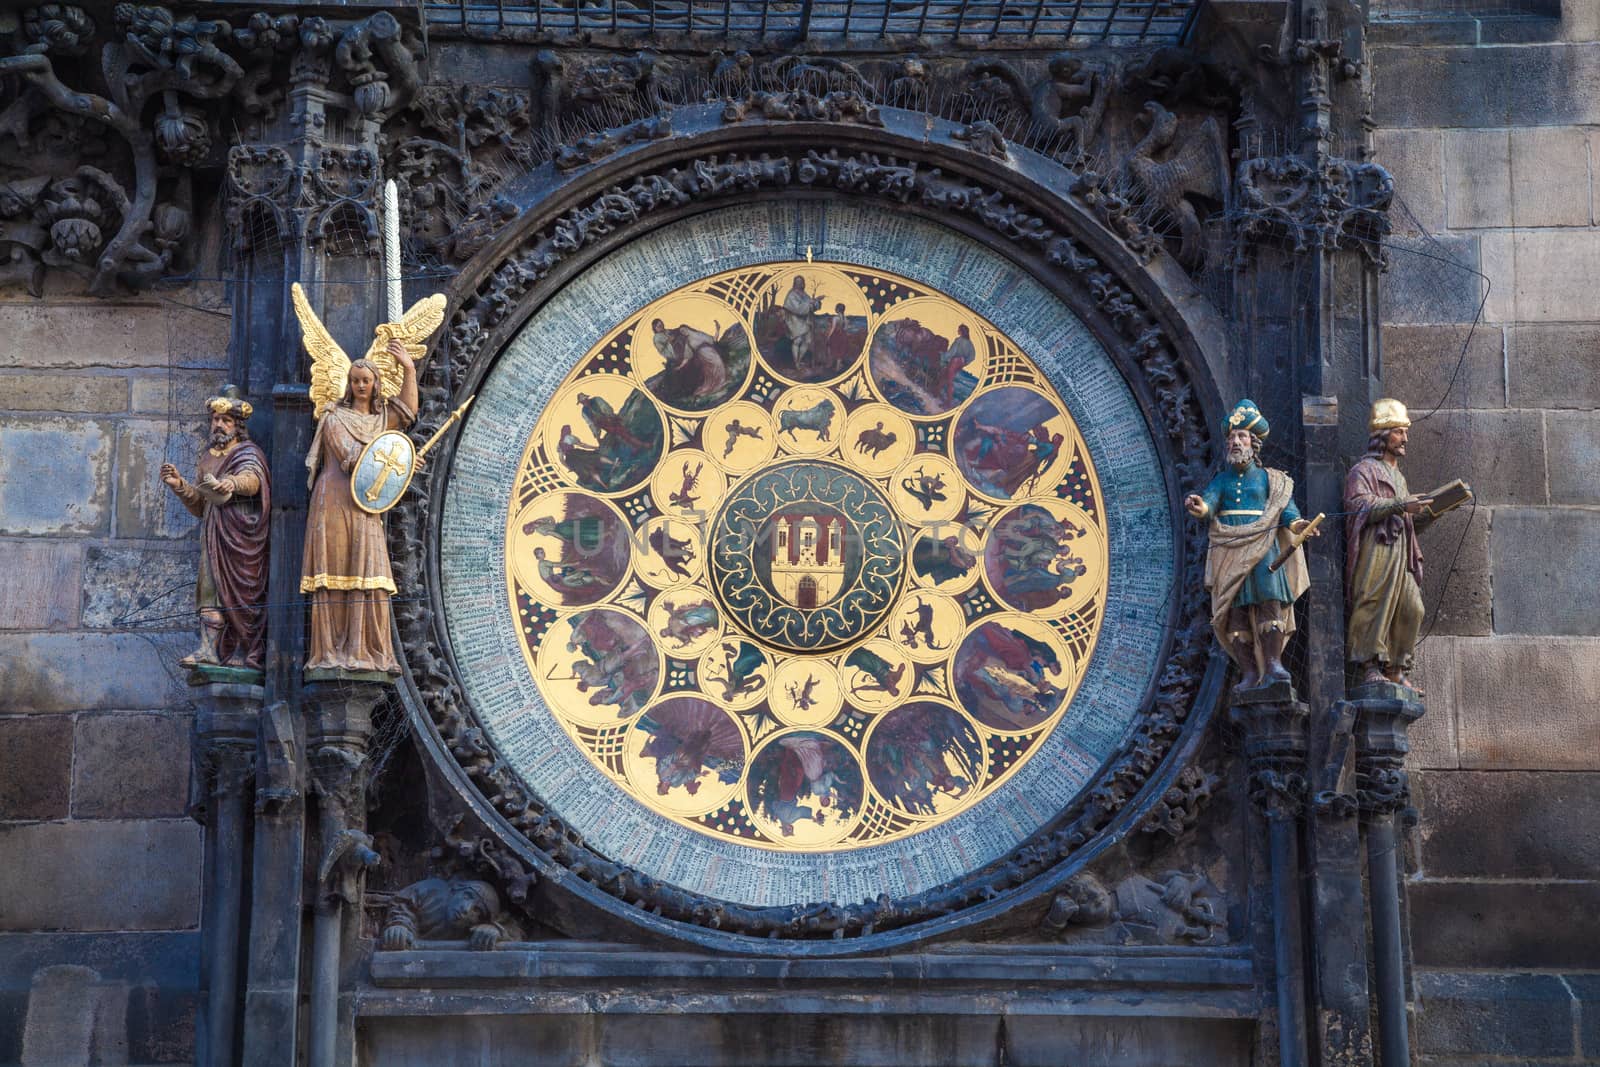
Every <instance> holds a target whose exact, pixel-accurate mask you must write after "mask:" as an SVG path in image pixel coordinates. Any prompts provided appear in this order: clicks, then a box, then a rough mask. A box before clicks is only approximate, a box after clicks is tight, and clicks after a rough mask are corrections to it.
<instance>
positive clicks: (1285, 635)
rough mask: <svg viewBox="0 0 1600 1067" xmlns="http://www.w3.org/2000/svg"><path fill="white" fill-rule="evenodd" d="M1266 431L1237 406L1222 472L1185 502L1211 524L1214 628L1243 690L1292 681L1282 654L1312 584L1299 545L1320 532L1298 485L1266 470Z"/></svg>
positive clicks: (1256, 416) (1260, 419) (1228, 425)
mask: <svg viewBox="0 0 1600 1067" xmlns="http://www.w3.org/2000/svg"><path fill="white" fill-rule="evenodd" d="M1269 429H1270V427H1269V425H1268V423H1267V419H1266V416H1265V415H1263V414H1261V409H1260V408H1258V407H1256V405H1255V402H1254V401H1251V400H1241V401H1239V403H1238V404H1236V405H1235V406H1234V409H1233V411H1232V412H1231V413H1230V414H1229V415H1228V418H1227V421H1226V422H1225V423H1224V424H1223V427H1222V430H1223V433H1224V434H1225V436H1226V446H1227V453H1226V462H1225V463H1224V465H1223V468H1222V470H1220V471H1218V472H1217V474H1216V476H1215V477H1214V478H1212V479H1211V481H1210V483H1209V484H1208V485H1207V486H1206V487H1205V488H1204V489H1202V490H1201V491H1200V492H1198V493H1191V494H1189V495H1188V496H1187V497H1185V498H1184V501H1183V506H1184V508H1185V510H1187V511H1188V512H1189V514H1191V515H1193V516H1194V517H1195V518H1197V519H1209V520H1210V522H1211V525H1210V548H1209V550H1208V551H1207V553H1206V574H1205V583H1206V588H1207V589H1209V590H1210V591H1211V628H1212V630H1214V631H1215V632H1216V635H1217V640H1218V641H1220V642H1221V643H1222V647H1223V649H1224V650H1225V651H1226V652H1227V653H1228V656H1229V658H1231V659H1232V660H1233V662H1234V664H1235V665H1237V666H1238V668H1239V673H1240V675H1241V678H1240V681H1239V684H1238V686H1237V687H1236V689H1238V690H1247V689H1255V688H1258V687H1261V686H1266V685H1272V684H1273V683H1276V682H1288V681H1289V680H1290V679H1289V671H1288V670H1287V668H1285V667H1284V665H1283V649H1284V646H1285V645H1286V644H1287V643H1288V641H1289V635H1290V634H1291V633H1293V632H1294V602H1295V601H1296V600H1298V599H1299V598H1300V596H1301V594H1303V593H1304V592H1305V591H1306V590H1307V589H1308V588H1310V585H1311V580H1310V577H1309V575H1308V573H1307V570H1306V562H1305V556H1304V554H1303V552H1302V551H1301V549H1300V546H1299V542H1300V541H1302V540H1304V538H1305V537H1306V536H1307V535H1313V536H1314V535H1315V534H1316V533H1317V532H1318V531H1317V530H1316V529H1315V526H1314V525H1313V523H1312V522H1311V521H1310V520H1307V519H1303V518H1301V517H1300V510H1299V509H1298V508H1296V507H1295V504H1294V479H1292V478H1290V477H1289V476H1288V475H1287V474H1285V473H1284V472H1283V471H1280V470H1271V469H1269V468H1266V467H1263V466H1261V462H1260V459H1261V442H1262V441H1263V440H1264V439H1265V438H1266V436H1267V433H1268V431H1269Z"/></svg>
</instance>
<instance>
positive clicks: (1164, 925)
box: [1044, 871, 1227, 945]
mask: <svg viewBox="0 0 1600 1067" xmlns="http://www.w3.org/2000/svg"><path fill="white" fill-rule="evenodd" d="M1217 896H1218V894H1217V890H1216V887H1215V886H1213V885H1212V884H1211V882H1210V880H1209V879H1207V878H1206V877H1205V876H1204V875H1202V874H1198V873H1194V874H1186V873H1184V872H1182V871H1166V872H1164V873H1163V874H1162V875H1161V877H1160V878H1159V879H1150V878H1146V877H1145V876H1144V875H1142V874H1133V875H1130V876H1129V877H1127V878H1124V879H1123V880H1122V881H1120V882H1118V883H1117V884H1116V885H1115V886H1114V887H1113V888H1111V889H1109V890H1108V889H1106V887H1105V886H1104V885H1103V884H1102V883H1101V882H1100V880H1099V879H1097V878H1096V877H1095V876H1094V875H1092V874H1087V873H1085V874H1080V875H1077V876H1076V877H1074V878H1072V879H1070V880H1069V881H1068V882H1067V884H1066V886H1065V887H1064V888H1063V889H1062V891H1061V892H1060V893H1057V894H1056V896H1055V898H1054V899H1053V900H1052V901H1051V903H1050V911H1049V913H1048V914H1047V915H1046V916H1045V920H1044V925H1045V928H1046V929H1047V930H1049V931H1051V932H1053V933H1055V934H1057V935H1062V934H1066V933H1068V932H1069V931H1071V930H1073V929H1074V928H1078V927H1087V928H1105V929H1106V930H1107V932H1108V933H1109V934H1110V936H1111V938H1112V940H1113V941H1115V942H1117V943H1119V944H1136V945H1176V944H1189V945H1207V944H1212V943H1214V942H1215V940H1216V939H1217V936H1218V934H1219V933H1220V932H1222V931H1223V930H1224V928H1225V927H1226V925H1227V924H1226V921H1225V920H1224V919H1223V917H1222V916H1221V915H1220V914H1218V908H1217V903H1216V901H1217Z"/></svg>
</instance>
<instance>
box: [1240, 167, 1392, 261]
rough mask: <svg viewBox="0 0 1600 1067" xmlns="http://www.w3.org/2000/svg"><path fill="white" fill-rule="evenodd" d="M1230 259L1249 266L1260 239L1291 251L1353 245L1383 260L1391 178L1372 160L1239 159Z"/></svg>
mask: <svg viewBox="0 0 1600 1067" xmlns="http://www.w3.org/2000/svg"><path fill="white" fill-rule="evenodd" d="M1235 190H1236V194H1237V196H1236V201H1237V205H1236V207H1235V208H1234V214H1235V215H1236V224H1235V230H1234V262H1235V263H1236V264H1239V265H1242V264H1245V263H1248V262H1249V260H1250V258H1251V256H1252V254H1253V250H1254V247H1255V246H1256V245H1258V244H1260V243H1261V242H1263V241H1268V240H1277V241H1282V242H1286V243H1288V244H1289V245H1290V246H1291V247H1292V248H1293V249H1294V251H1295V252H1298V253H1303V252H1307V251H1310V250H1313V249H1314V250H1317V251H1333V250H1337V249H1355V250H1357V251H1359V252H1361V253H1362V254H1363V255H1365V256H1366V257H1367V258H1368V259H1369V260H1371V261H1372V262H1373V263H1376V264H1379V265H1384V264H1386V263H1387V253H1386V252H1385V251H1384V249H1383V245H1382V241H1383V239H1384V238H1385V237H1387V236H1388V235H1389V231H1390V223H1389V214H1388V212H1389V205H1390V204H1391V203H1392V202H1393V200H1394V178H1392V177H1391V176H1390V175H1389V172H1388V171H1386V170H1384V169H1383V167H1381V166H1379V165H1378V164H1376V163H1358V162H1354V161H1351V160H1347V159H1336V158H1329V159H1327V160H1326V161H1325V162H1322V163H1311V162H1308V161H1307V160H1305V159H1302V158H1300V157H1299V156H1274V157H1266V158H1262V157H1256V158H1251V159H1246V160H1243V161H1241V162H1240V163H1239V168H1238V172H1237V175H1236V181H1235Z"/></svg>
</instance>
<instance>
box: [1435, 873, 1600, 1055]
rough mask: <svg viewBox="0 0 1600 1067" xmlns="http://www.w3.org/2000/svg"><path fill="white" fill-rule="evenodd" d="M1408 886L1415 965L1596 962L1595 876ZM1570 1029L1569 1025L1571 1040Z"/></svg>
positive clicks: (1554, 966) (1599, 935) (1599, 924)
mask: <svg viewBox="0 0 1600 1067" xmlns="http://www.w3.org/2000/svg"><path fill="white" fill-rule="evenodd" d="M1409 892H1410V903H1411V944H1412V951H1413V953H1414V958H1415V960H1416V964H1417V966H1419V967H1440V968H1442V967H1451V968H1456V967H1460V968H1469V967H1470V968H1480V969H1483V970H1541V971H1548V970H1555V971H1559V970H1581V969H1585V968H1589V967H1592V966H1593V965H1594V958H1595V957H1594V953H1595V946H1596V945H1600V883H1596V882H1554V883H1551V882H1428V881H1423V882H1416V883H1413V884H1412V885H1411V886H1410V890H1409ZM1502 1010H1504V1009H1502ZM1571 1033H1572V1030H1571V1025H1570V1024H1568V1026H1567V1028H1566V1038H1565V1039H1566V1040H1567V1041H1569V1042H1570V1041H1571ZM1485 1051H1488V1050H1485ZM1530 1051H1531V1050H1530ZM1550 1051H1557V1050H1555V1049H1552V1050H1550Z"/></svg>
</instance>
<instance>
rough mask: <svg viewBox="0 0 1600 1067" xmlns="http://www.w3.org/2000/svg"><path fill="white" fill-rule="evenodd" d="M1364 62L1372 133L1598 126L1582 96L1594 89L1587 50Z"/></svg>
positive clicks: (1376, 53)
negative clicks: (1368, 68) (1368, 70)
mask: <svg viewBox="0 0 1600 1067" xmlns="http://www.w3.org/2000/svg"><path fill="white" fill-rule="evenodd" d="M1574 6H1577V7H1582V6H1584V5H1583V4H1581V3H1580V4H1576V5H1574ZM1371 63H1372V69H1373V75H1374V78H1375V80H1376V91H1375V92H1374V94H1373V103H1374V112H1375V118H1376V119H1377V123H1378V125H1379V126H1380V127H1460V128H1467V129H1473V128H1477V129H1486V128H1490V127H1513V126H1587V125H1596V124H1600V97H1597V96H1596V95H1595V94H1594V93H1592V92H1586V91H1583V87H1584V86H1592V85H1595V84H1600V49H1596V48H1594V47H1593V46H1592V45H1587V44H1583V45H1580V44H1571V45H1551V46H1547V47H1542V48H1523V47H1517V46H1502V47H1476V48H1411V47H1393V48H1375V49H1373V50H1372V52H1371Z"/></svg>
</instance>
